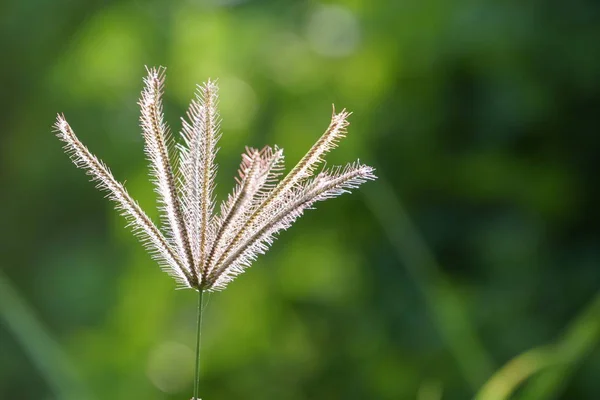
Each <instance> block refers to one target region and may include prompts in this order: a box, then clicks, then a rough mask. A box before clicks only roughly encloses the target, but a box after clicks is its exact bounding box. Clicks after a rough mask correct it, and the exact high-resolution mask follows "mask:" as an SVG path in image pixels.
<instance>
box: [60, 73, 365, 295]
mask: <svg viewBox="0 0 600 400" xmlns="http://www.w3.org/2000/svg"><path fill="white" fill-rule="evenodd" d="M147 72H148V75H147V77H146V78H145V79H144V89H143V91H142V96H141V98H140V101H139V105H140V108H141V116H140V124H141V127H142V132H143V137H144V141H145V152H146V156H147V158H148V161H149V163H150V174H151V176H152V180H153V182H154V184H155V190H156V193H157V194H158V197H159V204H160V211H161V220H162V223H163V231H164V234H163V233H161V231H160V230H159V229H158V228H157V227H156V226H155V225H154V223H153V222H152V220H150V218H149V217H148V216H147V215H146V214H145V213H144V212H143V211H142V209H141V208H140V207H139V205H138V203H137V202H136V201H135V200H133V199H132V198H131V196H130V195H129V193H128V192H127V190H126V189H125V187H124V186H123V184H121V183H120V182H118V181H117V180H116V179H115V178H114V177H113V175H112V173H111V172H110V170H109V169H108V168H107V167H106V166H105V165H104V164H103V163H102V162H101V161H100V160H98V159H97V158H96V157H95V156H94V155H92V154H91V153H90V152H89V151H88V149H87V148H86V147H85V146H84V145H83V144H82V143H81V142H80V141H79V139H78V138H77V136H75V133H74V132H73V130H72V129H71V127H70V126H69V124H68V123H67V121H66V120H65V118H64V116H62V115H59V116H58V119H57V122H56V124H55V131H56V134H57V136H58V137H59V138H60V139H61V140H62V141H63V142H65V149H66V151H67V153H68V154H69V155H70V156H71V159H72V160H73V162H74V163H75V165H76V166H77V167H79V168H82V169H84V170H86V171H87V174H88V175H90V176H91V177H92V181H95V182H97V184H98V188H99V189H101V190H103V191H106V192H107V193H108V197H109V198H110V199H111V200H113V201H115V202H116V203H117V208H118V209H119V210H120V211H121V212H122V214H123V215H124V216H125V217H126V218H127V220H128V222H129V226H131V227H132V228H133V231H134V233H135V234H136V235H137V236H138V237H139V238H140V240H141V241H142V242H143V243H144V245H145V247H146V248H147V249H148V250H149V252H150V253H151V254H152V256H153V257H154V259H156V260H157V261H158V262H159V264H160V265H161V267H162V268H163V269H164V270H166V271H167V272H168V273H169V274H170V275H171V276H173V277H174V278H175V279H176V281H177V282H178V283H179V284H180V285H182V286H183V287H188V288H193V289H196V290H199V291H204V290H208V291H215V290H222V289H224V288H225V287H226V286H227V284H228V283H229V282H231V281H232V280H233V279H234V278H235V277H236V276H237V275H239V274H240V273H242V272H244V270H245V269H246V268H248V267H249V266H250V265H251V264H252V262H254V261H255V260H256V258H257V257H258V256H259V255H260V254H264V253H265V252H266V251H267V250H268V248H269V247H270V246H271V245H272V243H273V241H274V240H275V238H276V235H277V234H278V233H279V232H280V231H282V230H285V229H287V228H289V227H290V226H291V225H292V224H293V223H294V222H295V221H296V219H298V217H300V216H301V215H302V214H303V213H304V211H305V210H307V209H310V208H312V207H313V205H314V204H315V203H316V202H318V201H323V200H326V199H330V198H333V197H337V196H339V195H341V194H343V193H349V192H350V190H351V189H355V188H357V187H358V186H359V185H361V184H362V183H364V182H366V181H368V180H374V179H376V177H375V175H374V169H373V168H371V167H369V166H366V165H363V164H360V163H359V162H358V161H356V162H355V163H352V164H348V165H346V166H344V167H334V168H332V169H328V170H323V171H322V172H320V173H318V174H317V175H316V176H315V175H314V174H315V171H316V169H317V168H318V167H319V165H321V164H322V163H323V162H324V156H325V155H326V154H327V153H328V152H329V151H330V150H332V149H333V148H335V147H336V146H337V144H338V142H339V140H340V139H341V138H343V137H344V136H345V134H346V127H347V126H348V120H347V119H348V116H349V115H350V113H349V112H346V111H345V110H342V111H341V112H340V113H336V112H335V111H334V112H333V115H332V118H331V123H330V124H329V127H328V128H327V130H326V131H325V132H324V133H323V135H322V136H321V138H320V139H319V140H318V141H317V142H316V143H315V144H314V145H313V147H312V148H311V149H310V150H309V151H308V153H306V155H305V156H304V157H303V158H302V159H301V160H300V162H298V164H297V165H296V166H295V167H294V168H292V170H291V171H290V172H289V173H288V174H287V175H286V176H285V177H284V178H283V179H281V180H280V181H278V179H279V178H280V177H281V176H282V175H283V168H284V166H283V160H284V158H283V151H282V149H279V148H277V147H275V148H271V147H268V146H267V147H265V148H263V149H262V150H257V149H253V148H246V152H245V153H244V154H242V162H241V165H240V169H239V171H238V175H239V176H238V177H237V178H236V182H237V185H236V187H235V188H234V190H233V192H232V193H231V194H230V195H229V196H228V198H227V199H226V200H225V201H223V202H222V204H221V206H220V210H219V214H218V215H214V208H215V199H214V194H213V192H214V187H215V176H216V171H217V166H216V163H215V157H216V152H217V147H216V144H217V142H218V140H219V138H220V133H219V125H220V117H219V113H218V111H217V103H218V87H217V85H216V83H215V82H214V81H208V82H207V83H205V84H204V85H202V86H198V88H197V91H196V94H195V98H194V99H193V100H192V102H191V104H190V107H189V110H188V112H187V117H188V119H187V120H186V119H183V127H182V130H181V137H182V143H181V144H179V145H177V150H178V159H177V160H176V159H174V158H173V156H172V153H171V149H172V148H173V146H174V143H173V138H172V137H171V135H170V131H169V127H168V126H167V125H166V123H165V122H164V121H163V110H162V94H163V87H164V78H165V69H164V68H150V69H148V70H147ZM174 161H178V163H176V162H174ZM175 165H178V167H177V168H176V167H174V166H175Z"/></svg>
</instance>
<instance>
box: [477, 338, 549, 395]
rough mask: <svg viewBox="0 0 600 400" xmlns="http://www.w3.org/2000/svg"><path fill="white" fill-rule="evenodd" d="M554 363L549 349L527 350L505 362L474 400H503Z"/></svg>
mask: <svg viewBox="0 0 600 400" xmlns="http://www.w3.org/2000/svg"><path fill="white" fill-rule="evenodd" d="M555 362H556V360H555V357H554V352H553V349H552V348H551V347H540V348H535V349H531V350H528V351H526V352H524V353H522V354H519V355H518V356H517V357H515V358H513V359H512V360H510V361H509V362H507V363H506V364H505V365H504V366H503V367H502V368H500V369H499V370H498V371H496V372H495V373H494V375H492V377H491V378H490V379H489V380H488V381H487V382H486V383H485V385H483V387H482V388H481V390H480V391H479V393H477V395H476V396H475V400H504V399H508V398H509V396H510V395H512V394H513V393H514V391H515V390H516V389H517V387H519V385H520V384H521V383H523V382H524V381H525V380H527V379H528V378H529V377H531V376H532V375H534V374H536V373H538V372H540V371H541V370H543V369H545V368H548V367H549V366H551V365H553V364H554V363H555Z"/></svg>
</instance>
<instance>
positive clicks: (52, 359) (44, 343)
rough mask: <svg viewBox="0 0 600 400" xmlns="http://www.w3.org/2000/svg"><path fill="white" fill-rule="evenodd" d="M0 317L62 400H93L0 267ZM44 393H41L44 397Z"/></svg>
mask: <svg viewBox="0 0 600 400" xmlns="http://www.w3.org/2000/svg"><path fill="white" fill-rule="evenodd" d="M0 318H1V319H2V320H4V323H5V325H6V327H7V328H8V330H9V331H11V332H12V333H13V334H14V335H15V338H16V339H17V341H18V342H19V343H21V345H22V346H23V349H24V350H25V352H26V353H27V355H28V356H29V358H30V359H31V361H32V362H33V364H34V365H35V366H36V367H37V368H38V370H39V372H40V374H41V375H42V376H43V377H44V379H46V381H47V382H48V384H49V385H50V386H51V388H52V390H53V392H54V395H55V396H56V398H57V399H59V400H87V399H91V396H90V394H89V392H88V391H87V390H86V389H85V387H84V385H83V384H82V382H81V380H80V379H79V376H78V374H77V372H76V369H75V367H74V366H73V364H72V363H71V362H70V361H69V359H68V357H67V355H66V354H65V353H64V351H63V350H62V349H61V348H60V345H59V344H58V343H57V342H56V341H55V340H54V339H52V337H51V336H50V334H49V333H48V331H47V329H46V328H44V326H43V325H42V323H41V322H40V321H39V320H38V318H37V317H36V316H35V313H34V312H33V310H32V309H31V308H30V307H29V306H28V305H27V303H26V302H25V300H24V299H23V298H22V297H21V296H20V295H19V293H18V292H17V290H16V289H15V288H14V287H13V285H12V284H11V282H10V281H9V280H8V279H7V278H6V276H5V275H4V274H3V273H2V270H0ZM41 397H42V396H40V398H41Z"/></svg>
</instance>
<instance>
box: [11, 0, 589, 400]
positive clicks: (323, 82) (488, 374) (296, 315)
mask: <svg viewBox="0 0 600 400" xmlns="http://www.w3.org/2000/svg"><path fill="white" fill-rule="evenodd" d="M0 46H1V47H0V58H1V59H2V62H1V63H0V128H1V129H0V132H1V133H0V140H1V142H0V168H1V169H0V184H1V186H0V209H1V210H2V213H1V215H2V222H1V226H2V229H0V235H1V240H0V254H1V256H2V257H1V258H0V398H1V399H7V400H8V399H11V400H13V399H16V400H20V399H25V400H27V399H36V400H46V399H57V400H63V399H69V400H76V399H77V400H81V399H98V400H104V399H111V400H112V399H115V400H132V399H136V400H137V399H173V400H174V399H189V398H190V397H191V388H192V373H193V346H194V342H195V336H194V335H195V331H194V329H195V305H196V295H195V293H194V292H192V291H176V290H174V288H175V285H174V282H173V281H172V280H171V279H169V278H168V276H167V275H165V274H164V273H162V272H161V271H160V270H159V268H157V266H156V265H155V263H154V262H153V261H152V260H151V259H150V257H149V256H148V255H147V254H146V253H145V252H144V251H143V249H142V246H140V245H139V243H137V242H136V240H135V238H134V237H133V236H132V235H131V234H130V232H128V230H127V229H125V228H124V220H123V219H122V218H120V217H119V216H118V215H117V213H116V212H115V211H113V209H112V204H110V203H109V202H108V201H106V200H105V199H103V196H102V195H101V194H100V193H98V192H97V191H96V190H95V189H94V187H93V184H90V183H89V182H87V181H86V180H87V179H86V177H85V175H84V173H83V172H82V171H81V170H77V169H76V168H74V166H73V165H71V163H70V162H69V160H68V158H67V157H66V156H65V154H63V152H62V150H61V144H60V143H59V141H58V140H57V138H55V137H54V136H53V134H52V133H51V124H52V123H53V122H54V118H55V116H56V113H57V112H64V113H65V114H66V116H67V118H68V119H69V121H70V122H71V124H72V126H73V127H74V129H75V131H76V132H77V133H78V135H79V136H80V138H81V139H82V141H84V143H85V144H87V145H88V146H89V148H90V149H91V151H92V152H94V153H95V154H97V155H98V156H99V157H100V158H102V159H103V160H104V161H106V163H107V164H108V165H109V166H110V167H111V168H112V170H113V172H114V174H115V175H116V177H117V178H118V179H119V180H126V182H127V187H128V188H129V190H130V191H131V193H132V194H133V195H134V196H135V197H136V198H137V199H138V200H139V201H140V203H141V204H142V206H143V207H144V208H145V209H146V210H148V212H149V213H150V214H151V215H152V217H153V218H156V217H157V213H156V207H155V206H156V203H155V196H154V194H153V191H152V190H153V189H152V186H151V184H150V183H149V181H148V177H147V166H146V162H145V159H144V155H143V143H142V138H141V134H140V129H139V128H138V123H137V121H138V109H137V105H136V100H137V98H138V95H139V92H140V89H141V80H142V77H143V76H144V74H145V70H144V65H151V66H152V65H163V66H166V67H167V68H168V70H167V91H166V98H165V102H166V105H165V107H166V116H167V119H168V120H169V121H170V124H171V127H172V128H173V130H174V131H178V129H179V127H180V122H179V117H180V116H181V115H183V113H184V112H185V109H186V107H187V103H188V101H189V99H190V98H191V97H192V94H193V90H194V84H196V83H200V82H202V81H203V80H206V79H207V78H208V77H212V78H218V79H219V83H220V86H221V113H222V117H223V124H222V128H223V132H224V135H223V138H222V140H221V143H220V145H221V147H222V149H221V150H220V153H219V156H218V162H219V164H220V167H219V175H218V189H217V192H218V194H219V196H220V198H221V199H222V198H223V196H224V195H225V194H226V193H227V192H229V190H230V188H231V187H232V185H233V177H234V175H235V171H236V169H237V166H238V164H239V157H240V153H241V152H242V151H243V148H244V146H245V145H249V146H255V147H261V146H263V145H264V144H278V145H279V146H281V147H283V148H285V150H286V156H287V160H288V167H289V164H291V163H293V162H295V161H297V160H298V159H299V158H300V157H301V156H302V155H303V153H304V152H305V151H306V150H307V149H308V148H309V146H310V145H311V144H312V143H313V142H314V141H315V140H316V138H317V137H318V136H319V135H320V134H321V132H322V131H323V130H324V128H325V127H326V126H327V124H328V122H329V117H330V112H331V104H332V103H335V104H336V106H337V107H338V108H342V107H346V108H348V109H350V110H352V111H353V112H354V114H353V116H352V117H351V126H350V131H349V135H348V138H347V139H346V140H345V141H344V142H343V143H342V145H341V147H340V148H339V149H337V150H335V152H333V153H332V154H331V156H330V157H329V159H328V160H329V162H330V163H331V164H339V163H342V162H346V161H352V160H354V159H356V158H358V157H360V158H361V161H363V162H365V163H367V164H370V165H374V166H375V167H376V168H377V173H378V175H379V176H380V177H381V178H380V179H379V180H377V181H376V182H370V183H368V184H365V185H364V186H363V187H361V189H360V190H359V191H357V192H356V193H355V194H353V195H351V196H343V197H342V198H340V199H336V200H332V201H330V202H327V203H323V204H319V206H318V208H319V209H318V210H316V211H310V212H308V213H307V214H306V215H305V216H304V217H303V218H302V219H301V220H299V221H298V222H297V223H296V226H294V228H293V229H291V230H290V231H289V232H285V233H284V234H282V235H281V238H280V239H279V240H278V241H277V242H276V243H275V245H274V247H273V249H272V251H271V252H270V253H269V254H268V255H266V256H263V257H261V258H259V260H258V261H257V262H256V263H255V265H254V266H253V267H252V268H251V269H250V270H249V271H248V272H247V273H246V274H244V275H242V276H241V277H240V278H239V279H238V280H236V281H235V282H234V283H233V284H231V285H230V286H229V287H228V289H227V290H226V291H224V292H222V293H217V294H213V295H211V297H210V300H209V304H208V307H207V309H206V314H205V320H204V330H203V349H202V382H201V397H202V398H203V399H205V400H217V399H261V400H262V399H283V400H287V399H289V400H301V399H345V400H350V399H418V400H439V399H468V398H473V397H474V396H478V399H485V400H494V399H502V398H516V399H521V400H530V399H531V400H534V399H600V382H599V378H600V349H599V346H598V339H600V296H599V289H600V265H599V261H600V246H599V240H600V228H599V223H600V212H599V211H598V210H599V203H598V202H599V200H600V192H599V189H598V178H597V175H598V173H599V172H600V168H599V167H600V162H599V158H600V138H599V133H600V131H599V129H598V128H599V125H600V124H599V120H600V117H599V112H600V3H599V2H597V1H594V0H572V1H556V0H546V1H542V0H529V1H516V0H509V1H503V2H500V1H493V0H455V1H447V0H421V1H418V0H399V1H392V0H388V1H384V0H348V1H334V2H316V1H299V0H298V1H281V0H279V1H277V0H256V1H241V0H237V1H236V0H210V1H209V0H188V1H156V0H151V1H141V0H137V1H135V0H132V1H100V0H91V1H74V0H71V1H68V0H55V1H51V2H49V1H42V0H3V1H2V2H0ZM511 360H512V361H511ZM511 393H512V397H509V396H510V394H511Z"/></svg>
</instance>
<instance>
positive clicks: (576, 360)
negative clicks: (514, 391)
mask: <svg viewBox="0 0 600 400" xmlns="http://www.w3.org/2000/svg"><path fill="white" fill-rule="evenodd" d="M598 341H600V292H599V293H597V294H596V296H595V297H594V299H593V300H592V302H591V303H590V304H589V305H588V306H587V307H586V308H585V309H584V310H583V311H582V312H581V313H580V314H579V316H578V317H577V318H576V319H575V320H574V321H573V322H571V323H570V324H569V326H568V327H567V329H566V332H565V333H564V335H563V338H562V339H561V340H560V341H559V342H558V343H556V344H555V345H554V361H555V366H553V367H551V368H549V369H547V370H545V371H543V372H542V373H541V374H540V375H539V376H536V377H534V378H533V379H532V380H531V382H530V383H529V384H528V385H527V386H525V388H524V390H523V392H522V394H521V395H520V396H519V399H520V400H548V399H557V398H559V397H560V396H561V394H562V392H563V391H564V389H565V386H566V384H567V382H568V380H569V377H570V376H571V375H572V374H573V373H574V371H575V370H576V369H577V367H578V366H579V365H580V364H581V363H582V362H583V361H584V360H585V357H586V356H587V355H589V354H590V353H591V352H592V351H593V350H594V348H595V347H596V346H597V345H598Z"/></svg>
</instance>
